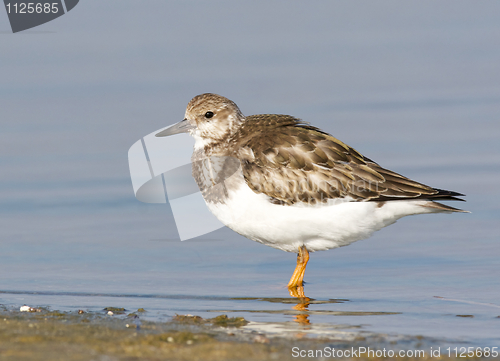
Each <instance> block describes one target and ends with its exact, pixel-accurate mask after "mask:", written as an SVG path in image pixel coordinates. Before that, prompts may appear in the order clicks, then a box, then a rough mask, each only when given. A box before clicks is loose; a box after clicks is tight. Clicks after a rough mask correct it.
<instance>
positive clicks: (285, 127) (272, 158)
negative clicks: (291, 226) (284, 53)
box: [238, 115, 461, 205]
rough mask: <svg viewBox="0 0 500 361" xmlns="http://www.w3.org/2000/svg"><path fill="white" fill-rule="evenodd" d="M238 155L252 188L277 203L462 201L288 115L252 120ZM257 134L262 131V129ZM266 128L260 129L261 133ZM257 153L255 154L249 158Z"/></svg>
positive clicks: (242, 136)
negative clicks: (380, 162) (414, 179)
mask: <svg viewBox="0 0 500 361" xmlns="http://www.w3.org/2000/svg"><path fill="white" fill-rule="evenodd" d="M247 123H248V125H251V128H252V130H250V129H246V128H245V126H244V127H243V129H242V131H241V132H240V134H239V139H238V141H239V147H238V149H239V153H238V156H239V158H240V159H242V160H243V162H242V170H243V176H244V178H245V181H246V183H247V184H248V186H249V187H250V188H251V189H252V190H253V191H254V192H256V193H264V194H266V195H267V196H269V197H270V198H271V201H272V202H274V203H277V204H284V205H292V204H295V203H299V202H307V203H317V202H325V201H327V200H328V199H337V198H344V199H346V200H351V201H388V200H401V199H430V200H432V199H434V198H435V199H445V200H446V199H447V200H450V199H451V200H457V198H455V196H460V195H461V194H459V193H456V192H450V191H443V190H439V189H435V188H431V187H429V186H426V185H424V184H421V183H418V182H415V181H413V180H411V179H408V178H406V177H404V176H402V175H400V174H398V173H395V172H393V171H390V170H388V169H385V168H382V167H381V166H380V165H378V164H377V163H375V162H373V161H372V160H370V159H368V158H366V157H364V156H363V155H361V154H360V153H359V152H357V151H356V150H355V149H353V148H351V147H349V146H348V145H346V144H344V143H343V142H341V141H340V140H338V139H336V138H334V137H332V136H331V135H329V134H327V133H325V132H323V131H321V130H319V129H317V128H315V127H312V126H310V125H307V124H305V123H303V122H301V121H300V120H299V119H296V118H293V117H290V116H285V115H257V116H250V117H247ZM256 130H257V131H256ZM259 130H260V131H259ZM248 155H251V156H248Z"/></svg>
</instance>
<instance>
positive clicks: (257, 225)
mask: <svg viewBox="0 0 500 361" xmlns="http://www.w3.org/2000/svg"><path fill="white" fill-rule="evenodd" d="M235 176H236V175H235ZM231 178H232V181H231V185H230V187H228V197H227V198H226V200H225V202H224V203H211V202H207V206H208V208H209V209H210V211H211V212H212V213H213V214H214V215H215V216H216V217H217V218H218V219H219V220H220V221H221V222H222V223H223V224H225V225H226V226H227V227H229V228H231V229H232V230H233V231H235V232H237V233H239V234H241V235H243V236H245V237H247V238H249V239H251V240H254V241H257V242H260V243H262V244H265V245H267V246H270V247H274V248H278V249H281V250H283V251H287V252H297V250H298V248H299V247H300V246H302V245H305V246H306V248H307V249H308V250H309V251H310V252H314V251H324V250H327V249H330V248H336V247H342V246H347V245H349V244H351V243H352V242H355V241H358V240H361V239H364V238H368V237H370V236H371V235H372V233H373V232H375V231H378V230H379V229H381V228H383V227H385V226H388V225H390V224H392V223H394V222H395V221H396V220H398V219H399V218H401V217H404V216H407V215H412V214H419V213H430V212H432V211H433V210H432V209H429V208H427V207H423V206H422V205H423V204H425V203H427V201H390V202H387V203H385V204H384V205H383V206H382V207H379V206H378V203H377V202H349V201H344V202H339V201H336V202H335V201H332V202H331V203H330V204H323V205H307V204H295V205H292V206H284V205H276V204H273V203H271V202H269V198H268V197H267V196H266V195H264V194H262V193H261V194H257V193H255V192H253V191H252V190H251V189H250V188H248V186H247V185H246V184H245V182H244V180H243V177H242V176H240V175H238V176H236V177H231ZM226 182H227V181H226Z"/></svg>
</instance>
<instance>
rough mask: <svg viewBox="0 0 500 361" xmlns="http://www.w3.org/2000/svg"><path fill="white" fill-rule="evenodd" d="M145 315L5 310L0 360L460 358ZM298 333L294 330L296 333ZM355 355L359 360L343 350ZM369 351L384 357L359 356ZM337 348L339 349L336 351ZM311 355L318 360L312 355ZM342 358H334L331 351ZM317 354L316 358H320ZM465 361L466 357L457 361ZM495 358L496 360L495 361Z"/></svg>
mask: <svg viewBox="0 0 500 361" xmlns="http://www.w3.org/2000/svg"><path fill="white" fill-rule="evenodd" d="M145 314H147V310H144V309H138V310H135V311H133V312H132V311H130V310H124V309H122V308H112V307H110V308H106V309H103V310H102V312H87V311H83V310H75V311H71V312H59V311H54V310H49V309H43V308H33V309H31V310H28V311H26V312H21V311H20V310H17V309H16V310H13V309H8V308H5V307H3V308H2V306H0V359H1V360H44V361H45V360H65V361H73V360H106V361H111V360H120V361H121V360H127V361H129V360H207V361H210V360H298V359H339V358H340V359H344V360H346V359H369V360H379V359H398V360H428V359H455V358H453V357H451V358H450V357H447V356H446V355H444V354H443V353H441V357H431V356H430V354H429V350H430V348H431V347H433V343H434V341H435V340H431V339H426V338H422V337H412V338H408V337H395V336H388V335H384V334H373V333H364V334H363V333H360V332H356V330H353V331H352V332H349V331H345V330H342V331H340V330H339V331H338V332H328V333H325V334H324V335H321V336H319V337H317V336H316V337H310V335H309V334H308V333H307V330H308V327H312V326H307V325H300V324H299V323H292V324H291V325H281V326H283V327H284V328H287V330H288V332H287V333H283V332H279V328H280V325H279V324H276V323H274V324H271V323H259V322H248V321H247V320H245V319H244V318H241V317H230V316H227V315H218V316H216V317H214V318H207V319H203V318H201V317H199V316H195V315H177V316H175V317H173V318H172V319H171V320H169V321H168V322H151V321H144V320H142V319H141V318H142V317H143V316H144V315H145ZM294 327H295V328H294ZM353 349H354V350H358V354H356V355H355V356H357V357H338V355H339V354H338V352H339V351H343V352H345V350H353ZM363 349H365V350H366V351H368V350H369V349H371V350H373V351H374V352H377V351H378V354H379V356H380V353H381V352H382V350H384V349H385V350H386V351H385V355H386V356H385V357H384V356H383V355H382V356H381V357H377V355H373V354H370V355H368V354H366V353H365V354H360V353H359V352H360V350H363ZM333 350H335V351H333ZM389 350H392V351H394V352H395V353H396V354H397V353H398V350H406V351H407V350H413V351H415V350H424V351H425V355H422V354H421V355H418V356H413V357H406V356H404V357H399V356H398V357H390V356H389ZM311 352H313V354H314V355H315V356H314V357H308V356H310V355H312V354H311ZM333 352H337V357H332V353H333ZM316 356H317V357H316ZM460 359H464V358H460ZM490 359H491V358H490Z"/></svg>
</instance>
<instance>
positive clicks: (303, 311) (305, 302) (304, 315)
mask: <svg viewBox="0 0 500 361" xmlns="http://www.w3.org/2000/svg"><path fill="white" fill-rule="evenodd" d="M288 291H289V292H290V296H292V297H295V298H297V302H298V303H297V304H296V305H295V306H293V307H292V308H293V309H294V310H297V311H300V313H298V314H297V316H295V320H294V321H295V322H297V323H299V324H301V325H310V324H311V322H310V321H309V313H308V312H307V311H309V309H308V307H309V304H310V302H311V299H310V298H309V297H306V296H305V294H304V286H298V287H295V288H289V289H288Z"/></svg>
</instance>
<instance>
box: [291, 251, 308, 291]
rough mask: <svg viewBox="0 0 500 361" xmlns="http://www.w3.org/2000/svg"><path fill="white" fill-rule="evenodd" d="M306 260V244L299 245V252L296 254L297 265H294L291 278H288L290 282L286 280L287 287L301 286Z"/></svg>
mask: <svg viewBox="0 0 500 361" xmlns="http://www.w3.org/2000/svg"><path fill="white" fill-rule="evenodd" d="M308 261H309V252H308V251H307V249H306V246H301V247H299V253H298V254H297V267H295V271H294V272H293V275H292V278H290V282H288V288H297V287H302V283H303V281H304V273H305V272H306V266H307V262H308Z"/></svg>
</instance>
